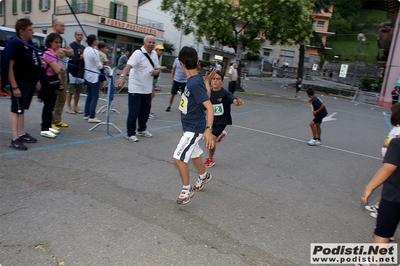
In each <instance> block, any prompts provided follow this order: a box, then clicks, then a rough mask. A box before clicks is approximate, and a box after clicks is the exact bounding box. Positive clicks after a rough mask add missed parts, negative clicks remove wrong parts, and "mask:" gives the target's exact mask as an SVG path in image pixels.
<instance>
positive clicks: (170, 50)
mask: <svg viewBox="0 0 400 266" xmlns="http://www.w3.org/2000/svg"><path fill="white" fill-rule="evenodd" d="M163 46H164V49H165V50H164V51H165V52H166V53H167V54H172V53H173V52H174V51H175V50H176V49H175V45H174V44H173V43H171V42H170V41H168V40H164V43H163Z"/></svg>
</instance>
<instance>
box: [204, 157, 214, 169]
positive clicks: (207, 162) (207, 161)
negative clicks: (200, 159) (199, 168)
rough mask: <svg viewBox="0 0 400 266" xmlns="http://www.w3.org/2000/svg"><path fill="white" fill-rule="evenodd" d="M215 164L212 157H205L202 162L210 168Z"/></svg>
mask: <svg viewBox="0 0 400 266" xmlns="http://www.w3.org/2000/svg"><path fill="white" fill-rule="evenodd" d="M214 165H215V160H214V159H213V158H207V159H206V161H205V162H204V167H206V168H210V167H213V166H214Z"/></svg>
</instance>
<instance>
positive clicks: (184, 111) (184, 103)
mask: <svg viewBox="0 0 400 266" xmlns="http://www.w3.org/2000/svg"><path fill="white" fill-rule="evenodd" d="M187 104H188V99H187V97H186V96H185V94H184V93H182V95H181V100H180V102H179V110H180V111H181V112H182V114H184V115H185V114H187Z"/></svg>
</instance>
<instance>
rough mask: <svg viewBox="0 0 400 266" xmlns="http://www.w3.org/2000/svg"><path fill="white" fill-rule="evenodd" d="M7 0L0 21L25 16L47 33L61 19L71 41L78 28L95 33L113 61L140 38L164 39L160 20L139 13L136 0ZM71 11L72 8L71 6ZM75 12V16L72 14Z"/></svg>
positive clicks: (11, 21)
mask: <svg viewBox="0 0 400 266" xmlns="http://www.w3.org/2000/svg"><path fill="white" fill-rule="evenodd" d="M68 3H69V4H70V6H69V5H68V4H67V1H65V0H35V1H32V0H7V1H1V2H0V25H1V26H5V27H11V28H14V26H15V23H16V21H17V20H18V19H20V18H24V17H28V18H29V19H30V20H31V21H32V22H33V27H34V30H35V31H36V32H40V33H49V32H51V31H52V28H51V25H52V21H53V20H54V19H61V20H63V21H64V23H65V26H66V29H65V34H64V35H63V37H64V38H65V39H66V40H67V43H71V42H72V41H74V32H75V31H76V30H78V29H81V28H80V26H79V24H80V25H81V26H82V29H83V31H84V32H85V34H86V35H89V34H96V35H97V37H98V39H99V40H100V41H104V42H106V43H107V44H108V47H109V53H108V58H109V62H110V64H111V65H115V64H116V62H117V60H118V58H119V56H120V55H121V54H122V53H124V52H125V51H127V50H130V51H132V52H133V51H134V50H135V49H137V48H139V47H141V46H142V44H143V38H144V37H145V36H146V35H148V34H151V35H154V36H156V40H157V43H162V42H163V41H164V25H163V23H160V22H157V21H155V20H152V19H151V18H141V17H138V16H137V14H138V0H125V1H122V0H112V1H109V0H108V1H107V0H69V1H68ZM71 8H72V10H73V12H72V10H71ZM73 13H75V16H76V17H75V16H74V14H73Z"/></svg>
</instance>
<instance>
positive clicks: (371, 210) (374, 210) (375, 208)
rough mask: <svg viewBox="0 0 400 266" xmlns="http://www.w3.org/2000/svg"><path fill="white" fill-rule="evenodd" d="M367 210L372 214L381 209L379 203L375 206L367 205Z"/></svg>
mask: <svg viewBox="0 0 400 266" xmlns="http://www.w3.org/2000/svg"><path fill="white" fill-rule="evenodd" d="M365 209H366V210H367V211H370V212H377V211H378V209H379V205H378V202H377V203H376V204H375V205H367V206H365Z"/></svg>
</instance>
